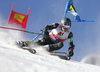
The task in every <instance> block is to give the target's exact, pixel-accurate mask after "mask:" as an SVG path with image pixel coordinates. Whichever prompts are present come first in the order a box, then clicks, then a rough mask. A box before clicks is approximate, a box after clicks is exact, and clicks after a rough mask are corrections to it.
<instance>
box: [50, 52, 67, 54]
mask: <svg viewBox="0 0 100 72" xmlns="http://www.w3.org/2000/svg"><path fill="white" fill-rule="evenodd" d="M50 53H61V54H67V52H50Z"/></svg>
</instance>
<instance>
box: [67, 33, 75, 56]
mask: <svg viewBox="0 0 100 72" xmlns="http://www.w3.org/2000/svg"><path fill="white" fill-rule="evenodd" d="M68 43H69V49H68V52H69V56H73V55H74V52H73V50H74V48H75V45H74V44H73V33H72V32H70V34H69V36H68Z"/></svg>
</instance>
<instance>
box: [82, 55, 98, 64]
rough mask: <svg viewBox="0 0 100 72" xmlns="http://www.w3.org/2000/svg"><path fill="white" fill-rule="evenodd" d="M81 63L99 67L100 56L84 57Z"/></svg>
mask: <svg viewBox="0 0 100 72" xmlns="http://www.w3.org/2000/svg"><path fill="white" fill-rule="evenodd" d="M81 62H84V63H88V64H93V65H98V66H100V56H97V55H88V56H86V57H84V58H83V59H82V60H81Z"/></svg>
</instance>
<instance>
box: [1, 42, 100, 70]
mask: <svg viewBox="0 0 100 72" xmlns="http://www.w3.org/2000/svg"><path fill="white" fill-rule="evenodd" d="M0 72H100V67H99V66H95V65H90V64H85V63H81V62H76V61H72V60H70V61H66V60H61V59H59V58H58V57H55V56H51V55H49V54H31V53H29V52H28V51H26V50H22V49H19V48H17V47H15V46H11V45H9V44H5V43H3V42H0Z"/></svg>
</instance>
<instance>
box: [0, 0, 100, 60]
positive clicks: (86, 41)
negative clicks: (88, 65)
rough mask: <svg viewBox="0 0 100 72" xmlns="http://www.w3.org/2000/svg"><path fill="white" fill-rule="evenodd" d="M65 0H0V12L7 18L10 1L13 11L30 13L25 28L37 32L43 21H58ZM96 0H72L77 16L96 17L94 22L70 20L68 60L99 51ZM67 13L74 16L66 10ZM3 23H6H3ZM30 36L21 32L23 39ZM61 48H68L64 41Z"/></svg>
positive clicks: (45, 23) (60, 17)
mask: <svg viewBox="0 0 100 72" xmlns="http://www.w3.org/2000/svg"><path fill="white" fill-rule="evenodd" d="M66 2H67V0H0V15H1V16H2V17H3V19H5V20H6V21H7V20H8V17H9V14H10V11H11V8H12V5H13V3H15V6H14V11H16V12H19V13H23V14H27V11H28V8H30V14H29V18H28V22H27V27H26V30H28V31H33V32H40V30H41V29H43V28H44V26H45V25H47V24H52V23H54V22H60V20H61V19H62V18H63V16H64V9H65V6H66ZM99 3H100V1H99V0H92V1H91V0H74V6H75V9H76V11H77V13H78V14H79V16H80V17H81V19H89V20H96V22H94V23H92V22H85V23H82V22H81V23H78V22H74V23H72V27H71V31H72V32H73V34H74V44H75V50H74V52H75V55H74V56H73V58H72V60H76V61H80V60H81V59H82V58H83V57H84V56H86V55H90V54H96V55H100V53H99V52H100V44H99V43H100V34H99V33H100V32H99V31H100V28H99V27H100V24H99V23H100V21H99V19H100V14H99V13H100V8H99V7H100V5H99ZM67 17H69V18H70V19H74V16H73V15H71V14H70V13H68V14H67ZM5 25H6V24H5ZM34 36H36V35H32V34H27V33H25V38H26V39H25V40H31V39H32V38H33V37H34ZM64 44H65V46H64V47H63V49H61V51H67V50H68V42H67V41H66V42H65V43H64Z"/></svg>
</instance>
